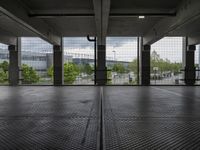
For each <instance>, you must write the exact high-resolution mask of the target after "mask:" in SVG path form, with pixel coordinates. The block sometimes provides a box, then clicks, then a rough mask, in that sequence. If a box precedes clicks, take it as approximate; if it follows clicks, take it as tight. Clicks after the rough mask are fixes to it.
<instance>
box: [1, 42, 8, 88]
mask: <svg viewBox="0 0 200 150" xmlns="http://www.w3.org/2000/svg"><path fill="white" fill-rule="evenodd" d="M8 70H9V51H8V45H5V44H2V43H0V85H8V84H9V83H8Z"/></svg>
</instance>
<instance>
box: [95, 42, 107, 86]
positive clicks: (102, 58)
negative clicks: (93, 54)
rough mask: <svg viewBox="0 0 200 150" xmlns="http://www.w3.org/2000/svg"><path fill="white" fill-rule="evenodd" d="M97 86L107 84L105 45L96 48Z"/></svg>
mask: <svg viewBox="0 0 200 150" xmlns="http://www.w3.org/2000/svg"><path fill="white" fill-rule="evenodd" d="M96 80H97V81H96V83H97V85H106V83H107V68H106V45H98V46H97V71H96Z"/></svg>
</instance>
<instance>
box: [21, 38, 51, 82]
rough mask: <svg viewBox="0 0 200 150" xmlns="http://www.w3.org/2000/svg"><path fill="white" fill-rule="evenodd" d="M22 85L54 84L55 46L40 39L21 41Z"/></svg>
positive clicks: (23, 39)
mask: <svg viewBox="0 0 200 150" xmlns="http://www.w3.org/2000/svg"><path fill="white" fill-rule="evenodd" d="M20 71H21V73H20V74H21V84H39V85H42V84H53V81H52V80H53V46H52V45H51V44H49V43H47V42H46V41H44V40H42V39H40V38H30V37H26V38H22V39H21V69H20Z"/></svg>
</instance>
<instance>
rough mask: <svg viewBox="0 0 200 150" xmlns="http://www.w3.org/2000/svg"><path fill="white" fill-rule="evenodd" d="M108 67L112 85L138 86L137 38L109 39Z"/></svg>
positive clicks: (107, 45)
mask: <svg viewBox="0 0 200 150" xmlns="http://www.w3.org/2000/svg"><path fill="white" fill-rule="evenodd" d="M106 65H107V69H108V70H110V71H108V73H107V74H108V78H109V79H110V81H109V82H108V84H111V85H134V84H135V85H136V84H138V48H137V38H136V37H108V38H107V39H106Z"/></svg>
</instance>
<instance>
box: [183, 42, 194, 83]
mask: <svg viewBox="0 0 200 150" xmlns="http://www.w3.org/2000/svg"><path fill="white" fill-rule="evenodd" d="M186 40H187V39H186ZM183 43H185V44H186V45H185V46H184V53H185V55H184V57H185V59H184V61H185V62H184V65H185V67H184V68H185V75H184V76H185V80H184V81H185V84H186V85H194V84H195V82H196V80H195V79H196V71H195V70H196V68H195V50H196V46H195V45H187V41H186V42H183Z"/></svg>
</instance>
